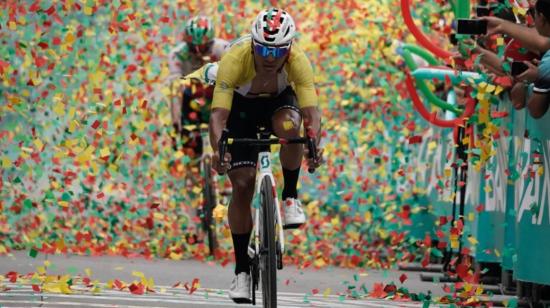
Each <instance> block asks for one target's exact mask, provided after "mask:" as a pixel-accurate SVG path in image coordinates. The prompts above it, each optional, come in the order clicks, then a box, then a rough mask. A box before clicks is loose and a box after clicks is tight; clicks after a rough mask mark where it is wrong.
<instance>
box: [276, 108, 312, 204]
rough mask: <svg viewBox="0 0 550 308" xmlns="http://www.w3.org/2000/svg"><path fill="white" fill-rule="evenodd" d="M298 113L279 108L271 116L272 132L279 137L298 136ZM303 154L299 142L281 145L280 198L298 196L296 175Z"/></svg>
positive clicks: (300, 119) (295, 197)
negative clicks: (281, 173)
mask: <svg viewBox="0 0 550 308" xmlns="http://www.w3.org/2000/svg"><path fill="white" fill-rule="evenodd" d="M301 121H302V118H301V116H300V114H299V113H298V112H297V111H295V110H292V109H281V110H279V111H277V112H276V113H275V114H274V115H273V118H272V124H271V125H272V127H273V132H274V133H275V135H277V136H278V137H279V138H286V139H290V138H298V137H299V136H300V123H301ZM303 155H304V147H303V145H301V144H285V145H282V146H281V150H280V157H281V165H282V167H283V177H284V188H283V192H282V199H283V200H286V199H287V198H294V199H297V198H298V191H297V186H298V177H299V175H300V165H301V163H302V157H303Z"/></svg>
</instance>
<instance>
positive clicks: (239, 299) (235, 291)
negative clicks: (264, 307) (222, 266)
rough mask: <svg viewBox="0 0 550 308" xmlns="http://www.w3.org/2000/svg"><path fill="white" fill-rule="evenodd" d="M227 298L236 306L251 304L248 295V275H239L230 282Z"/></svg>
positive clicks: (243, 273)
mask: <svg viewBox="0 0 550 308" xmlns="http://www.w3.org/2000/svg"><path fill="white" fill-rule="evenodd" d="M228 293H229V298H230V299H232V300H233V301H234V302H235V303H237V304H249V303H252V299H251V297H252V296H251V295H250V275H249V274H248V273H245V272H241V273H239V274H238V275H237V276H235V278H233V281H232V282H231V288H229V292H228Z"/></svg>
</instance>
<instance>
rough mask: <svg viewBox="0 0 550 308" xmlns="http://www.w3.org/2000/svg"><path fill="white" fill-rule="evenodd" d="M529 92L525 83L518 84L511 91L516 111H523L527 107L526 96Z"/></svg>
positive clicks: (511, 98)
mask: <svg viewBox="0 0 550 308" xmlns="http://www.w3.org/2000/svg"><path fill="white" fill-rule="evenodd" d="M526 93H527V91H526V89H525V85H524V84H523V82H516V84H514V86H513V87H512V90H511V91H510V100H511V101H512V106H513V107H514V109H516V110H520V109H523V108H524V107H525V95H526Z"/></svg>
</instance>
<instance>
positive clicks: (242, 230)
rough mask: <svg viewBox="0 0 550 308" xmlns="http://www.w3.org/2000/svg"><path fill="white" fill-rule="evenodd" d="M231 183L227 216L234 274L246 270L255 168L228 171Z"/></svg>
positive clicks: (247, 266) (247, 267)
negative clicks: (233, 252)
mask: <svg viewBox="0 0 550 308" xmlns="http://www.w3.org/2000/svg"><path fill="white" fill-rule="evenodd" d="M228 175H229V179H230V180H231V184H232V185H233V193H232V196H231V201H230V202H229V210H228V218H229V228H230V229H231V237H232V238H233V246H234V248H235V261H236V266H235V275H237V274H239V273H241V272H248V269H249V260H248V243H249V240H250V233H251V232H252V214H251V207H250V205H251V203H252V197H253V196H254V181H255V179H256V169H255V168H250V167H241V168H237V169H234V170H231V171H229V172H228Z"/></svg>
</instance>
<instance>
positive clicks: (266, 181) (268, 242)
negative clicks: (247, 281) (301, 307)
mask: <svg viewBox="0 0 550 308" xmlns="http://www.w3.org/2000/svg"><path fill="white" fill-rule="evenodd" d="M274 197H275V196H274V192H273V186H272V183H271V178H269V177H264V178H263V180H262V184H261V199H260V200H261V202H260V208H259V211H260V213H259V215H260V229H259V231H260V272H261V274H260V275H261V280H262V298H263V301H262V302H263V306H264V307H269V308H275V307H277V268H276V266H277V264H276V261H277V260H276V255H275V253H276V246H275V203H274V201H275V200H274Z"/></svg>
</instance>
